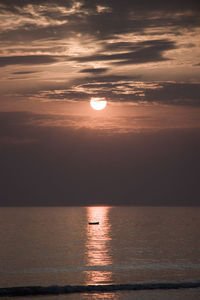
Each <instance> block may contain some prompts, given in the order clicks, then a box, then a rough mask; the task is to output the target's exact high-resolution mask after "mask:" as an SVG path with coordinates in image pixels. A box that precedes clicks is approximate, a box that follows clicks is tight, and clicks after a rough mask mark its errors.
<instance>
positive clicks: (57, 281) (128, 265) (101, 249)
mask: <svg viewBox="0 0 200 300" xmlns="http://www.w3.org/2000/svg"><path fill="white" fill-rule="evenodd" d="M95 222H96V223H97V224H89V223H95ZM91 286H92V288H90V287H91ZM17 287H18V289H16V288H17ZM69 289H70V293H65V292H63V291H64V290H65V291H66V290H68V291H69ZM16 291H17V292H16ZM42 291H43V292H42ZM44 291H47V293H46V294H45V293H44ZM58 291H59V292H58ZM15 293H19V294H18V297H16V294H15ZM59 293H60V294H59ZM0 299H7V300H11V299H30V300H34V299H37V300H50V299H51V300H55V299H61V300H64V299H66V300H67V299H68V300H70V299H77V300H81V299H93V300H96V299H117V300H122V299H123V300H130V299H133V300H136V299H137V300H147V299H148V300H149V299H150V300H151V299H152V300H157V299H159V300H160V299H161V300H168V299H170V300H173V299H174V300H177V299H178V300H179V299H181V300H186V299H188V300H193V299H194V300H198V299H200V208H198V207H107V206H91V207H2V208H0Z"/></svg>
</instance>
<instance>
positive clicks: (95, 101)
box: [90, 97, 107, 110]
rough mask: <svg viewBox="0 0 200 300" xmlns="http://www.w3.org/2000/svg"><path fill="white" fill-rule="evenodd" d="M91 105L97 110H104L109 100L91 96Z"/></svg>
mask: <svg viewBox="0 0 200 300" xmlns="http://www.w3.org/2000/svg"><path fill="white" fill-rule="evenodd" d="M90 105H91V107H92V108H93V109H95V110H102V109H104V108H105V107H106V105H107V101H106V100H105V99H104V98H94V97H93V98H91V100H90Z"/></svg>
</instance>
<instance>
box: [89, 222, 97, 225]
mask: <svg viewBox="0 0 200 300" xmlns="http://www.w3.org/2000/svg"><path fill="white" fill-rule="evenodd" d="M88 224H89V225H99V222H89V223H88Z"/></svg>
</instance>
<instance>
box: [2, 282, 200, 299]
mask: <svg viewBox="0 0 200 300" xmlns="http://www.w3.org/2000/svg"><path fill="white" fill-rule="evenodd" d="M189 288H200V281H193V282H190V281H188V282H186V281H182V282H147V283H134V284H111V285H81V286H70V285H68V286H48V287H44V286H24V287H9V288H0V297H5V296H7V297H18V296H36V295H40V296H41V295H60V294H71V293H87V292H90V293H95V292H102V293H104V292H114V291H138V290H171V289H189Z"/></svg>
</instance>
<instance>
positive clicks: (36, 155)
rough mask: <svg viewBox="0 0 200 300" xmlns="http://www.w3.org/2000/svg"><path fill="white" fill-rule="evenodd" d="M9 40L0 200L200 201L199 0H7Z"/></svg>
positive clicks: (0, 7) (4, 62)
mask: <svg viewBox="0 0 200 300" xmlns="http://www.w3.org/2000/svg"><path fill="white" fill-rule="evenodd" d="M0 41H1V43H0V157H1V159H0V182H1V189H0V204H2V205H96V204H103V205H104V204H107V205H199V204H200V200H199V199H200V192H199V190H200V189H199V173H200V168H199V167H200V164H199V162H200V160H199V153H200V2H199V1H197V0H196V1H195V0H192V1H186V0H177V1H172V0H168V1H161V0H160V1H158V0H152V1H150V0H81V1H74V0H54V1H51V0H47V1H44V0H41V1H33V0H32V1H31V0H27V1H25V0H24V1H23V0H0ZM91 98H100V99H102V100H104V101H107V106H106V108H105V109H103V110H101V111H95V110H93V109H92V108H91V106H90V99H91Z"/></svg>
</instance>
